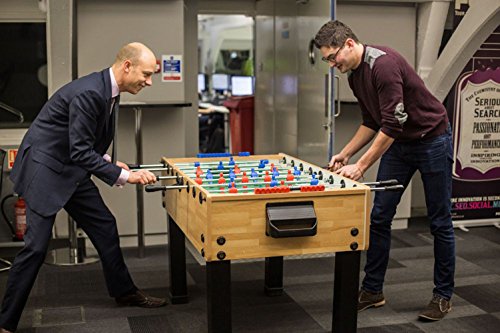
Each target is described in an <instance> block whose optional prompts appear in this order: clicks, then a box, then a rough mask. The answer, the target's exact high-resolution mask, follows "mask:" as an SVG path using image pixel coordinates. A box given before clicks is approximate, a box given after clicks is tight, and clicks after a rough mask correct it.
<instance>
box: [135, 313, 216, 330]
mask: <svg viewBox="0 0 500 333" xmlns="http://www.w3.org/2000/svg"><path fill="white" fill-rule="evenodd" d="M199 318H200V317H199V316H193V315H192V316H189V317H187V318H185V320H184V321H183V322H182V323H180V324H179V323H178V324H177V325H176V324H175V323H173V322H171V316H168V315H156V316H142V317H129V318H128V322H129V325H130V331H131V332H132V333H190V332H203V331H204V327H205V326H206V323H205V322H202V321H199V320H198V319H199Z"/></svg>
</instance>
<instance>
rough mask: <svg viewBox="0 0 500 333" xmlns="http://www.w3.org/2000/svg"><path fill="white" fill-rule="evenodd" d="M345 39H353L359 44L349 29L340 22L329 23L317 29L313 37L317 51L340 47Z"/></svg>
mask: <svg viewBox="0 0 500 333" xmlns="http://www.w3.org/2000/svg"><path fill="white" fill-rule="evenodd" d="M347 38H351V39H353V40H354V41H355V42H356V43H359V40H358V37H356V35H355V34H354V32H352V30H351V28H349V27H348V26H347V25H345V24H344V23H342V22H340V21H329V22H327V23H325V24H324V25H323V26H322V27H321V29H319V31H318V33H317V34H316V37H314V45H316V47H317V48H318V49H320V48H321V47H323V46H325V47H341V46H342V45H344V43H345V41H346V40H347Z"/></svg>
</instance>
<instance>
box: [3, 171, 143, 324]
mask: <svg viewBox="0 0 500 333" xmlns="http://www.w3.org/2000/svg"><path fill="white" fill-rule="evenodd" d="M48 195H50V194H48ZM64 209H65V210H66V211H67V212H68V214H69V215H70V216H71V217H72V218H73V219H74V220H75V221H76V223H77V225H78V226H79V227H80V228H82V229H83V230H84V231H85V233H86V234H87V235H88V237H89V238H90V240H91V241H92V244H94V246H95V248H96V249H97V252H98V253H99V257H100V259H101V263H102V268H103V271H104V277H105V280H106V285H107V288H108V291H109V295H110V296H111V297H118V296H121V295H124V294H127V293H129V292H132V291H134V290H136V289H137V288H136V287H135V285H134V283H133V281H132V278H131V276H130V274H129V271H128V268H127V266H126V265H125V262H124V259H123V254H122V251H121V249H120V241H119V237H118V229H117V227H116V220H115V218H114V216H113V214H112V213H111V212H110V211H109V209H108V207H107V206H106V205H105V203H104V201H103V200H102V197H101V195H100V193H99V190H98V189H97V187H96V186H95V184H94V182H93V181H92V180H91V179H90V178H87V179H86V180H84V181H82V182H81V184H80V185H79V186H78V187H77V189H76V191H75V193H74V194H73V195H72V196H71V198H70V199H69V201H68V202H67V204H66V205H65V206H64ZM26 218H27V229H26V234H25V236H24V242H25V246H24V248H23V249H22V250H21V251H20V252H19V253H18V254H17V256H16V258H15V260H14V263H13V265H12V268H11V270H10V272H9V277H8V280H7V289H6V292H5V295H4V299H3V303H2V310H1V312H0V327H2V328H5V329H7V330H10V331H15V330H16V329H17V325H18V323H19V320H20V318H21V314H22V311H23V309H24V306H25V305H26V302H27V300H28V296H29V293H30V291H31V289H32V287H33V284H34V282H35V279H36V277H37V275H38V271H39V270H40V267H41V265H42V264H43V262H44V260H45V256H46V254H47V249H48V245H49V241H50V238H51V234H52V226H53V224H54V220H55V215H53V216H48V217H44V216H41V215H39V214H38V213H36V212H34V211H33V210H31V209H30V208H29V203H28V204H27V208H26ZM77 287H78V286H75V288H77Z"/></svg>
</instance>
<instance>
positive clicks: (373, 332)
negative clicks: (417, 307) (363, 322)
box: [358, 324, 423, 333]
mask: <svg viewBox="0 0 500 333" xmlns="http://www.w3.org/2000/svg"><path fill="white" fill-rule="evenodd" d="M365 332H366V333H419V332H420V333H421V332H423V331H422V330H420V329H419V328H418V327H416V326H415V325H413V324H401V325H386V326H378V327H365V328H361V329H358V333H365Z"/></svg>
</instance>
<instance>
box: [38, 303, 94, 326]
mask: <svg viewBox="0 0 500 333" xmlns="http://www.w3.org/2000/svg"><path fill="white" fill-rule="evenodd" d="M84 323H85V310H84V309H83V306H71V307H56V308H41V309H35V310H34V311H33V327H48V326H60V325H74V324H84Z"/></svg>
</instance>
